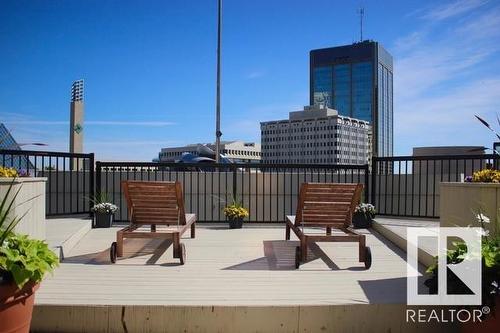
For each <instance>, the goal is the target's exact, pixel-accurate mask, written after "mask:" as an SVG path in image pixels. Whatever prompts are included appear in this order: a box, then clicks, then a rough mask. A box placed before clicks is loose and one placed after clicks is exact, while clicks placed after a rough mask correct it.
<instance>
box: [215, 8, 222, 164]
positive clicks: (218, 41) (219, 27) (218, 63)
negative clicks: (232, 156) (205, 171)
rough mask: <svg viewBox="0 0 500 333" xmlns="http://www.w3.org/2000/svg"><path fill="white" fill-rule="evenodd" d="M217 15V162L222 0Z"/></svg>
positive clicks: (216, 154) (217, 158) (217, 151)
mask: <svg viewBox="0 0 500 333" xmlns="http://www.w3.org/2000/svg"><path fill="white" fill-rule="evenodd" d="M217 7H218V16H217V101H216V106H215V109H216V120H215V162H216V163H219V162H220V137H221V136H222V133H221V131H220V48H221V28H222V27H221V23H222V0H218V6H217Z"/></svg>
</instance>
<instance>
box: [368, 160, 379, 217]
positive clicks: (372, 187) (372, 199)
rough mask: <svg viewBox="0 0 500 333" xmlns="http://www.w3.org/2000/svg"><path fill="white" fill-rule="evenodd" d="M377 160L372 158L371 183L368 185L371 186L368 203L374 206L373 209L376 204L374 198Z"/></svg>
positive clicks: (375, 193) (375, 194)
mask: <svg viewBox="0 0 500 333" xmlns="http://www.w3.org/2000/svg"><path fill="white" fill-rule="evenodd" d="M377 167H378V166H377V158H376V157H375V156H373V157H372V183H371V184H370V186H371V193H372V195H371V199H370V203H371V204H372V205H374V206H375V207H377V202H376V200H375V198H376V196H377V172H378V171H377V170H378V168H377Z"/></svg>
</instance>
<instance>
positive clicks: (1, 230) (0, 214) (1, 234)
mask: <svg viewBox="0 0 500 333" xmlns="http://www.w3.org/2000/svg"><path fill="white" fill-rule="evenodd" d="M14 182H15V178H13V179H12V182H11V183H10V184H9V187H8V188H7V192H5V196H4V197H3V198H2V201H1V203H0V246H2V245H3V242H4V241H5V238H7V236H8V235H9V234H10V233H11V232H12V230H14V228H15V227H16V225H17V224H18V223H19V221H20V220H21V219H22V218H23V217H24V215H23V216H21V217H14V218H12V217H11V216H10V213H11V212H12V209H13V208H14V203H15V201H16V197H17V196H18V194H19V191H21V187H19V188H18V189H17V191H16V192H15V193H13V195H12V197H11V198H10V199H9V196H10V194H11V193H12V191H13V189H14Z"/></svg>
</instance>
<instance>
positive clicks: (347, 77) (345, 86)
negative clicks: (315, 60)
mask: <svg viewBox="0 0 500 333" xmlns="http://www.w3.org/2000/svg"><path fill="white" fill-rule="evenodd" d="M372 91H373V67H372V63H371V62H360V63H354V64H341V65H335V66H325V67H316V68H314V70H313V103H314V104H324V105H326V106H328V107H331V108H333V109H336V110H338V111H339V114H341V115H344V116H348V117H353V118H357V119H362V120H366V121H370V122H371V121H372V99H373V96H372Z"/></svg>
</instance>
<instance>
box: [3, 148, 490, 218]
mask: <svg viewBox="0 0 500 333" xmlns="http://www.w3.org/2000/svg"><path fill="white" fill-rule="evenodd" d="M499 162H500V157H499V156H498V155H458V156H457V155H456V156H397V157H374V158H373V159H372V165H371V168H370V170H371V171H372V172H371V174H369V173H368V171H369V167H368V165H317V164H258V163H253V164H179V163H155V162H96V165H95V169H94V154H72V153H63V152H46V151H27V150H0V165H2V166H6V167H15V168H16V169H20V170H21V171H22V172H23V173H27V174H29V175H32V176H37V177H47V184H46V194H47V198H46V213H47V215H48V216H55V215H66V214H80V213H89V212H90V207H91V204H90V198H92V197H93V195H94V192H96V191H101V192H103V193H107V194H108V196H109V198H110V200H111V201H113V202H115V203H116V204H117V205H118V206H119V207H120V211H119V213H118V215H117V219H118V220H128V216H127V207H126V203H125V200H124V198H123V194H122V192H121V187H120V182H121V181H122V180H130V179H135V180H165V181H166V180H169V181H172V180H179V181H180V182H181V183H182V186H183V189H184V194H185V205H186V209H187V210H188V211H189V212H193V213H196V214H197V215H198V218H199V220H200V221H223V220H224V214H223V207H224V206H225V205H226V204H227V203H228V202H231V201H232V199H233V197H235V199H236V200H237V201H241V202H242V203H243V205H244V206H245V207H247V208H249V210H250V217H249V219H248V220H249V221H253V222H279V221H284V219H285V216H286V215H288V214H294V213H295V209H296V203H297V197H298V192H299V188H300V184H301V183H303V182H338V183H350V182H359V183H363V184H364V185H365V191H364V197H363V198H364V201H365V202H371V203H373V204H374V205H375V206H376V208H377V211H378V214H380V215H389V216H402V217H425V218H438V217H439V205H440V203H439V200H440V190H439V187H440V183H441V182H457V181H458V182H459V181H463V179H464V178H465V177H467V176H471V175H472V174H473V172H475V171H478V170H481V169H485V168H488V167H496V168H498V165H499V164H500V163H499ZM94 180H95V181H94ZM94 189H96V191H94Z"/></svg>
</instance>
